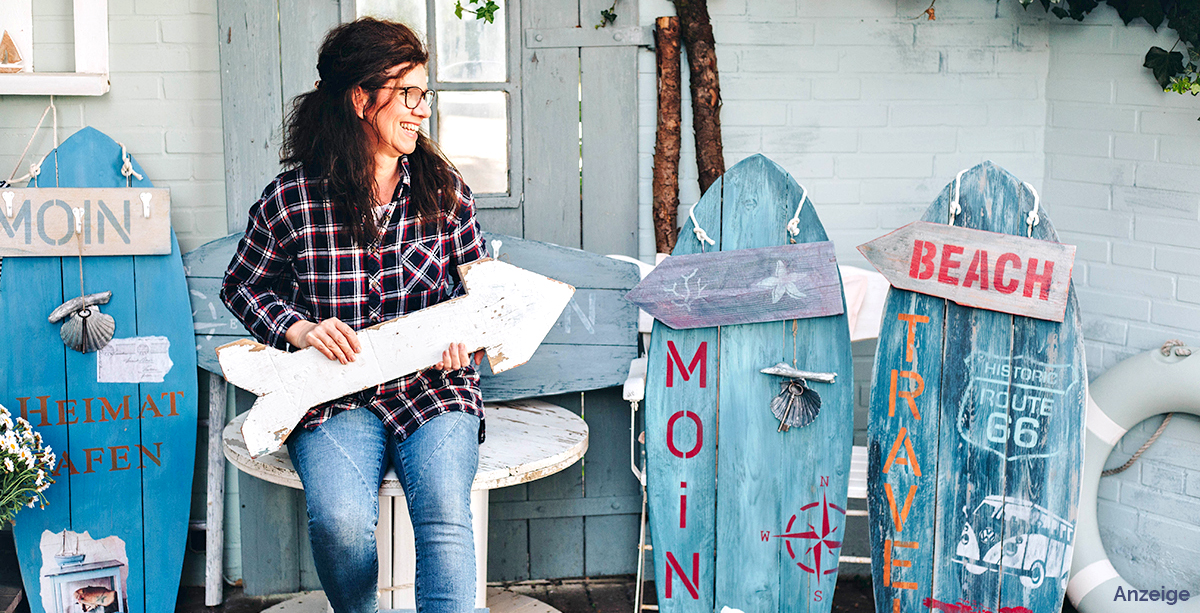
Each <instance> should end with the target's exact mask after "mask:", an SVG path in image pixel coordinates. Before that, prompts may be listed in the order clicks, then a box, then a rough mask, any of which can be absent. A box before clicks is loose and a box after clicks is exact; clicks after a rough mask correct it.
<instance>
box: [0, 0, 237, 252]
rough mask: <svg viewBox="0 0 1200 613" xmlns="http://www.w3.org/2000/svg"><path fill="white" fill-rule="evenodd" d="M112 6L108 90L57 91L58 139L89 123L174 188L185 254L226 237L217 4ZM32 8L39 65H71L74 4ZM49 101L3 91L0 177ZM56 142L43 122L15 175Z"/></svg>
mask: <svg viewBox="0 0 1200 613" xmlns="http://www.w3.org/2000/svg"><path fill="white" fill-rule="evenodd" d="M108 10H109V25H108V28H109V30H108V33H109V58H110V60H109V62H110V81H111V83H112V89H111V90H110V91H109V93H107V94H105V95H104V96H99V97H88V96H80V97H56V98H55V105H56V106H57V107H58V111H59V138H60V140H65V139H66V138H67V137H68V136H70V135H71V134H73V133H74V132H75V131H76V130H78V129H79V128H81V127H83V126H88V125H90V126H92V127H94V128H96V129H98V130H101V131H102V132H104V133H106V134H108V135H109V136H111V137H112V138H113V139H115V140H117V141H119V142H122V143H124V144H125V145H126V147H128V149H129V152H130V153H131V154H132V155H133V156H134V157H136V158H137V160H138V162H139V163H140V164H141V165H142V167H143V168H144V169H145V171H146V175H147V177H149V178H150V180H152V181H154V183H155V185H157V186H159V187H169V188H171V204H172V215H171V218H172V219H171V221H172V224H173V225H174V228H175V232H176V234H177V235H178V237H179V245H180V248H181V249H182V250H183V251H185V252H186V251H189V250H191V249H193V248H195V247H197V246H199V245H201V244H203V243H205V242H207V241H210V240H212V239H215V238H219V237H221V236H224V235H225V234H226V232H225V180H224V158H223V152H222V142H221V83H220V74H219V73H218V56H217V42H216V41H217V31H216V30H217V25H216V19H217V18H216V13H217V7H216V0H136V2H135V0H109V2H108ZM33 12H34V62H35V65H36V68H37V69H38V70H39V71H72V70H74V46H73V44H72V41H73V38H74V35H73V26H72V19H71V0H37V1H36V2H34V3H33ZM48 102H49V98H48V97H46V96H0V178H5V179H7V178H8V176H9V173H10V172H11V171H12V169H13V167H14V166H15V165H16V163H17V159H18V158H19V157H20V154H21V150H22V149H24V148H25V144H26V143H27V142H28V141H29V137H30V135H31V134H32V132H33V127H34V125H35V124H37V121H38V118H39V117H41V115H42V111H43V110H45V108H46V105H47V104H48ZM49 125H50V119H49V118H47V120H46V124H45V126H49ZM53 147H54V138H53V135H52V133H51V131H50V130H47V129H45V127H43V130H42V131H41V132H40V133H39V135H38V137H37V138H36V139H35V140H34V141H33V146H32V147H31V148H30V153H29V155H27V156H26V159H25V162H23V163H22V164H21V168H20V169H18V172H17V176H21V175H24V174H25V173H26V172H28V171H29V162H30V161H37V160H40V159H41V158H42V157H43V156H45V155H46V153H47V152H49V151H50V150H51V149H52V148H53Z"/></svg>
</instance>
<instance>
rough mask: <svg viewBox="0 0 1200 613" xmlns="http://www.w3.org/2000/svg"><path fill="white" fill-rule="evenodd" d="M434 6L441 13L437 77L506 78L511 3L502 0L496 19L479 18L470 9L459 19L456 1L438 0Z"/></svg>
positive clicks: (497, 79)
mask: <svg viewBox="0 0 1200 613" xmlns="http://www.w3.org/2000/svg"><path fill="white" fill-rule="evenodd" d="M463 4H464V5H465V4H466V2H464V3H463ZM434 6H435V7H436V8H435V9H434V12H435V13H437V25H436V27H437V80H438V81H454V82H463V81H486V82H490V83H495V82H503V81H505V79H506V75H507V70H506V67H507V62H506V61H505V44H504V33H505V31H506V28H507V27H508V26H506V25H505V24H504V20H505V17H504V13H505V8H507V6H508V3H507V2H503V3H501V9H500V10H499V11H496V20H495V23H488V22H486V21H484V20H482V19H475V16H474V15H472V14H470V13H466V12H464V13H463V18H462V19H459V18H458V17H455V16H454V3H453V2H449V1H448V0H438V2H437V3H436V4H435V5H434Z"/></svg>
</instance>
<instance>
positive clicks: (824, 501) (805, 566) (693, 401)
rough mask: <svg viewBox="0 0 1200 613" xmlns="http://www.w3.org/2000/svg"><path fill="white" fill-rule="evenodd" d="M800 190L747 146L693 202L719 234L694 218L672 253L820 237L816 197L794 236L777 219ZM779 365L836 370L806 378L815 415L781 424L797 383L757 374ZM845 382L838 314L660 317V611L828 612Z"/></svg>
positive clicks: (650, 481) (846, 426)
mask: <svg viewBox="0 0 1200 613" xmlns="http://www.w3.org/2000/svg"><path fill="white" fill-rule="evenodd" d="M801 193H802V189H801V187H800V186H799V185H798V184H797V183H796V181H795V180H794V179H793V178H792V177H791V176H790V175H788V173H787V172H786V171H784V170H783V169H782V168H780V167H779V166H778V165H777V164H775V163H774V162H772V161H771V160H769V159H767V158H765V157H763V156H761V155H755V156H752V157H750V158H747V159H745V160H743V161H742V162H740V163H738V164H737V165H736V166H734V167H733V168H730V169H729V170H728V171H727V172H726V173H725V175H724V176H723V177H722V178H721V179H719V180H718V181H717V182H715V183H713V185H712V186H711V187H709V189H708V191H707V192H706V193H705V194H704V197H703V198H701V200H700V202H699V203H698V204H697V205H696V209H695V219H696V220H697V222H698V223H699V224H700V226H701V227H702V228H703V229H704V230H705V231H706V232H707V234H708V235H709V236H710V237H712V238H713V239H714V240H715V241H716V245H713V246H708V245H704V248H705V249H702V248H701V247H702V245H701V243H699V242H697V241H696V239H695V238H693V233H692V228H693V227H694V226H693V224H692V222H690V221H689V222H688V223H687V224H686V225H685V226H684V228H683V231H682V233H681V234H680V239H679V242H678V244H677V245H676V247H675V252H674V254H673V256H672V257H674V256H680V255H690V254H697V253H701V252H702V251H704V250H707V251H709V252H712V251H719V252H720V253H722V254H728V253H730V252H737V251H739V250H744V249H759V248H766V247H782V246H785V245H790V244H792V241H793V240H795V242H796V243H797V244H816V243H822V242H824V241H826V240H827V238H826V235H825V230H824V228H823V227H822V226H821V221H820V220H819V219H818V218H817V214H816V210H815V207H814V206H813V205H812V202H811V201H809V202H806V203H805V204H804V207H803V208H802V209H801V211H800V217H799V230H800V233H799V235H797V236H795V237H793V236H792V235H791V234H790V233H789V232H788V231H787V224H788V220H789V219H791V218H792V216H793V214H794V213H795V211H796V208H797V205H798V204H799V203H800V200H801ZM785 264H786V265H788V266H791V265H792V264H799V262H793V261H790V260H789V261H786V262H785ZM760 272H761V274H763V275H766V276H770V275H771V274H772V273H773V271H770V270H764V271H760ZM764 278H766V277H765V276H764ZM754 281H756V282H757V281H758V280H754ZM839 286H840V282H839ZM808 289H809V287H808V286H807V285H805V284H803V283H801V284H799V285H798V290H800V291H802V292H803V291H807V290H808ZM785 295H786V291H785ZM788 299H789V298H788V297H781V298H780V300H781V301H782V300H788ZM841 306H843V309H842V310H843V311H844V305H841ZM780 362H783V363H784V365H785V366H787V367H790V368H794V369H797V370H800V371H808V374H809V375H812V376H816V375H817V373H827V374H830V375H835V377H834V382H832V383H820V382H817V380H816V379H814V380H809V381H807V382H806V383H805V385H806V386H807V388H809V389H811V390H813V391H815V392H816V393H817V394H819V396H820V399H821V405H820V412H819V413H818V414H817V416H816V417H815V419H814V420H813V421H812V422H811V423H808V425H805V426H803V427H792V428H790V429H787V430H786V431H782V430H783V429H782V428H781V427H780V421H779V419H777V418H776V416H775V415H774V414H773V412H772V408H771V402H772V400H774V399H775V398H776V397H777V396H779V395H780V393H781V390H782V388H784V387H787V386H788V385H790V384H791V382H793V381H796V380H795V379H789V378H786V377H784V376H780V375H775V374H766V373H763V372H761V371H762V370H763V369H764V368H767V369H770V368H771V367H774V366H776V365H778V364H779V363H780ZM775 371H776V372H789V369H787V368H780V369H776V370H775ZM852 388H853V374H852V363H851V358H850V336H849V328H848V326H847V323H846V316H845V314H844V313H839V314H837V315H826V316H822V317H813V318H806V319H790V320H783V321H769V322H761V323H753V324H742V325H727V326H720V327H704V328H693V329H686V330H675V329H672V328H670V327H668V326H666V325H663V324H662V323H661V322H655V324H654V332H653V335H652V337H651V341H650V352H649V369H648V376H647V383H646V408H647V411H646V454H647V490H648V493H649V502H650V525H651V533H652V534H653V535H654V536H653V537H654V564H655V569H654V574H655V577H656V584H657V587H658V603H659V609H660V610H661V611H696V612H700V611H703V612H706V613H711V612H713V611H720V610H722V609H723V608H724V607H731V608H733V609H738V610H741V611H789V612H790V611H796V612H801V611H802V612H814V613H816V612H821V613H824V612H827V611H829V610H830V606H831V604H832V601H833V590H834V586H835V584H836V582H837V567H838V555H839V550H840V548H841V543H842V540H843V537H844V532H845V525H846V512H845V509H846V492H847V483H848V477H849V472H850V452H851V443H852V434H853V406H854V403H853V399H852V395H851V394H852ZM718 408H719V411H718ZM718 441H719V445H720V448H719V450H718ZM718 451H719V452H718ZM717 475H720V479H719V480H718V479H717Z"/></svg>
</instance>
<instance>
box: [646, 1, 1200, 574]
mask: <svg viewBox="0 0 1200 613" xmlns="http://www.w3.org/2000/svg"><path fill="white" fill-rule="evenodd" d="M709 6H710V12H711V14H712V18H713V22H714V34H715V37H716V41H717V50H718V67H719V70H720V75H721V85H722V96H723V99H724V102H725V104H724V108H723V111H722V123H723V135H724V138H725V156H726V164H727V165H732V164H734V163H736V162H737V161H739V160H741V159H743V158H745V157H746V156H748V155H750V154H753V153H757V152H761V153H764V154H766V155H767V156H769V157H771V158H772V159H773V160H775V161H776V162H778V163H780V164H781V165H782V166H783V167H784V168H786V169H787V170H788V171H789V172H791V173H792V175H793V176H794V177H795V178H796V180H797V181H799V182H800V183H801V184H803V185H805V186H806V187H808V189H809V194H810V195H811V197H812V199H813V202H814V203H815V204H816V206H817V207H818V210H819V212H820V214H821V218H822V221H823V222H824V224H825V228H826V230H827V232H828V234H829V236H830V238H831V239H832V240H833V241H834V242H835V243H836V245H837V254H838V258H839V261H841V263H843V264H852V265H858V266H864V267H867V266H869V265H868V264H866V262H865V261H864V260H863V259H862V258H861V257H860V256H859V254H858V253H857V251H856V250H855V246H856V245H858V244H860V243H862V242H865V241H867V240H870V239H872V238H875V237H877V236H879V235H882V234H884V233H886V232H888V231H890V230H892V229H895V228H897V227H899V226H901V225H903V224H906V223H908V222H910V221H913V220H915V219H917V218H918V217H919V216H920V215H921V213H922V211H923V210H924V209H925V207H927V206H928V205H929V203H930V202H931V201H932V200H933V198H935V197H936V196H937V194H938V193H939V191H940V190H941V189H942V188H943V187H944V186H945V185H946V184H947V183H949V182H950V181H952V180H953V178H954V175H955V173H957V172H958V171H959V170H960V169H962V168H965V167H968V166H972V165H974V164H976V163H978V162H980V161H982V160H985V159H990V160H993V161H994V162H996V163H998V164H1000V165H1001V166H1003V167H1005V168H1007V169H1008V170H1009V171H1011V172H1013V173H1014V174H1016V175H1017V176H1018V177H1021V178H1022V179H1024V180H1026V181H1029V182H1030V183H1032V184H1033V185H1034V186H1035V187H1037V188H1038V189H1039V191H1040V193H1041V195H1042V202H1043V206H1044V207H1045V209H1046V211H1047V212H1048V214H1049V215H1050V216H1051V218H1052V219H1053V220H1054V223H1055V226H1056V227H1057V229H1058V230H1059V233H1060V236H1061V237H1062V239H1063V240H1064V241H1065V242H1070V243H1072V244H1075V245H1076V246H1077V247H1078V250H1077V255H1076V258H1077V259H1076V268H1075V282H1076V286H1077V288H1078V295H1079V302H1080V307H1081V311H1082V314H1083V321H1084V336H1085V342H1086V348H1087V360H1088V368H1089V374H1090V375H1091V376H1092V377H1095V376H1097V375H1099V374H1100V373H1102V372H1104V371H1105V370H1107V369H1108V368H1110V367H1111V366H1112V365H1113V364H1115V363H1117V362H1119V361H1121V360H1123V359H1125V358H1127V357H1129V356H1130V355H1133V354H1135V353H1139V352H1141V351H1145V350H1147V349H1150V348H1153V347H1158V346H1159V345H1161V344H1162V342H1163V341H1164V340H1167V339H1170V338H1179V339H1181V340H1183V341H1185V342H1187V343H1188V344H1190V345H1192V346H1200V122H1198V121H1197V118H1198V117H1200V102H1198V101H1197V99H1196V98H1193V97H1191V96H1179V95H1175V94H1163V93H1162V92H1161V91H1160V90H1159V89H1158V87H1157V84H1156V83H1155V82H1154V80H1153V78H1152V76H1151V75H1150V73H1149V71H1148V70H1146V69H1145V68H1143V67H1142V59H1143V56H1144V54H1145V53H1146V50H1147V49H1149V48H1150V47H1151V46H1153V45H1157V46H1160V47H1164V48H1169V47H1171V46H1172V44H1173V43H1174V42H1175V41H1174V36H1173V35H1172V34H1171V33H1170V32H1169V31H1167V30H1166V29H1163V31H1161V32H1158V33H1155V32H1154V31H1153V30H1151V29H1150V28H1149V27H1148V26H1147V25H1146V24H1144V23H1139V24H1135V25H1133V26H1131V27H1126V26H1124V25H1123V24H1122V23H1121V21H1120V20H1119V19H1118V18H1117V16H1116V12H1115V11H1114V10H1113V9H1111V8H1109V7H1108V6H1107V5H1104V6H1101V7H1100V8H1099V9H1097V10H1096V11H1094V12H1093V13H1092V15H1090V16H1089V17H1088V18H1087V19H1086V20H1085V21H1084V22H1083V23H1078V22H1074V21H1070V20H1067V21H1061V20H1058V19H1056V18H1053V17H1050V18H1047V17H1046V16H1045V14H1044V13H1043V12H1042V11H1041V9H1040V8H1036V7H1032V8H1030V10H1029V11H1025V10H1023V9H1021V8H1020V6H1019V5H1018V4H1017V0H969V1H967V0H964V1H959V2H947V3H939V4H938V5H937V6H936V8H937V20H936V21H934V22H930V21H926V20H924V19H923V18H921V14H922V11H924V10H925V8H926V7H928V6H929V3H928V2H927V1H926V0H846V1H838V2H830V1H828V0H709ZM640 11H641V22H642V23H644V24H653V19H654V17H656V16H658V15H667V14H672V12H673V10H672V8H671V5H670V3H669V2H667V1H666V0H641V9H640ZM640 70H641V72H642V75H641V80H640V81H639V84H640V93H639V95H640V97H641V105H640V108H641V113H640V125H641V136H642V138H641V139H640V141H639V155H640V159H641V160H642V167H641V168H642V170H641V179H642V190H641V192H640V194H641V200H640V212H641V217H640V218H641V220H642V231H641V234H640V237H641V240H640V247H641V253H642V255H643V257H644V258H649V257H650V254H651V253H652V252H653V250H654V243H653V232H652V224H651V217H650V207H651V198H650V193H651V191H650V180H651V165H650V160H651V156H652V155H653V151H654V125H655V124H654V121H655V114H654V104H655V88H654V57H653V54H652V53H651V52H645V53H643V54H642V57H641V63H640ZM684 74H685V77H686V69H685V71H684ZM683 87H684V126H685V136H684V142H683V159H682V160H681V162H680V181H681V185H680V201H681V203H682V204H683V207H682V208H681V213H682V214H683V215H684V216H685V215H686V213H687V207H688V205H691V204H692V203H694V202H696V200H697V199H698V198H699V196H700V194H699V191H698V187H697V185H696V166H695V160H694V143H693V142H692V140H691V136H690V130H689V129H688V128H690V126H691V117H690V114H689V100H688V93H687V84H686V82H685V83H684V86H683ZM684 216H681V220H682V219H683V218H685V217H684ZM680 240H690V237H686V236H685V237H681V239H680ZM860 344H861V343H860ZM862 349H863V348H861V347H859V346H858V345H856V349H855V357H856V359H855V367H856V375H857V376H856V377H855V380H856V386H857V387H858V388H859V390H858V393H857V394H856V405H857V407H856V408H857V412H858V413H859V415H858V416H857V417H858V419H856V426H855V427H856V438H857V440H858V442H860V443H861V442H862V440H863V438H864V436H863V432H862V430H864V429H865V420H864V419H862V415H863V414H864V411H865V407H866V405H867V402H868V393H869V392H868V390H867V386H869V376H870V368H871V362H870V359H869V355H867V354H863V353H862V351H861V350H862ZM860 354H861V355H860ZM1154 421H1155V420H1151V422H1154ZM1156 426H1157V423H1149V422H1147V423H1144V424H1142V425H1141V426H1139V427H1138V428H1135V429H1134V430H1133V431H1131V433H1130V434H1129V435H1128V436H1127V437H1126V439H1124V440H1123V441H1122V442H1121V443H1120V445H1119V446H1118V449H1117V451H1115V452H1114V453H1113V456H1112V458H1111V459H1110V464H1111V465H1119V464H1121V463H1123V462H1124V461H1125V460H1126V459H1128V457H1129V456H1130V454H1132V453H1133V451H1135V450H1136V449H1137V448H1138V447H1139V446H1140V445H1141V444H1142V442H1144V441H1145V440H1146V439H1147V438H1149V436H1150V434H1151V433H1152V432H1153V431H1154V428H1155V427H1156ZM1144 458H1145V459H1143V460H1142V461H1140V462H1139V463H1138V464H1136V465H1135V467H1134V469H1131V470H1130V471H1128V472H1127V473H1125V474H1124V475H1121V476H1119V477H1112V478H1106V479H1105V480H1104V482H1103V483H1102V498H1103V499H1104V500H1103V502H1102V504H1101V507H1100V517H1101V523H1102V525H1103V526H1105V528H1104V532H1105V538H1106V539H1107V541H1106V543H1107V545H1108V547H1109V550H1110V552H1111V553H1112V554H1113V556H1114V559H1113V562H1114V564H1115V565H1116V567H1117V568H1118V569H1119V570H1121V571H1122V572H1123V573H1126V575H1125V576H1126V577H1127V578H1128V579H1130V580H1131V581H1133V582H1134V583H1135V584H1138V585H1143V584H1144V586H1145V587H1147V588H1148V587H1151V586H1152V585H1153V586H1157V585H1162V584H1163V581H1166V580H1169V581H1170V582H1172V585H1176V586H1177V587H1188V588H1193V587H1197V586H1200V571H1198V570H1197V569H1196V565H1195V564H1194V563H1193V561H1194V560H1195V558H1196V556H1197V555H1198V554H1200V521H1197V520H1196V519H1195V518H1200V463H1198V462H1200V460H1198V458H1200V420H1196V419H1194V418H1191V417H1188V416H1178V417H1176V422H1175V423H1173V424H1172V425H1171V426H1170V427H1169V428H1168V430H1167V433H1166V434H1165V435H1164V437H1163V439H1161V440H1160V442H1159V443H1157V444H1156V446H1155V448H1154V449H1153V450H1152V452H1151V453H1149V454H1147V455H1146V456H1144ZM1189 518H1191V519H1189ZM1166 543H1169V545H1166ZM846 553H848V554H852V555H866V554H865V553H863V552H850V551H847V552H846ZM1135 560H1137V562H1136V563H1135V562H1134V561H1135ZM854 570H857V569H856V568H852V569H851V572H853V571H854Z"/></svg>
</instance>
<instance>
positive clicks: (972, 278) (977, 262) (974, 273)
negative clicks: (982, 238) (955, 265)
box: [962, 249, 988, 290]
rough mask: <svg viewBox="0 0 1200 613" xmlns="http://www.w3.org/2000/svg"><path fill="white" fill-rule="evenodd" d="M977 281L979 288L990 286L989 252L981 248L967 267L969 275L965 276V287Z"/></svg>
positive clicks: (963, 284) (983, 288) (984, 288)
mask: <svg viewBox="0 0 1200 613" xmlns="http://www.w3.org/2000/svg"><path fill="white" fill-rule="evenodd" d="M976 281H978V282H979V289H982V290H986V289H987V288H988V254H987V252H986V251H984V250H982V249H980V250H979V251H976V252H975V255H974V256H972V257H971V265H970V266H968V267H967V275H966V276H965V277H963V283H962V286H963V287H971V285H973V284H974V283H975V282H976Z"/></svg>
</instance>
